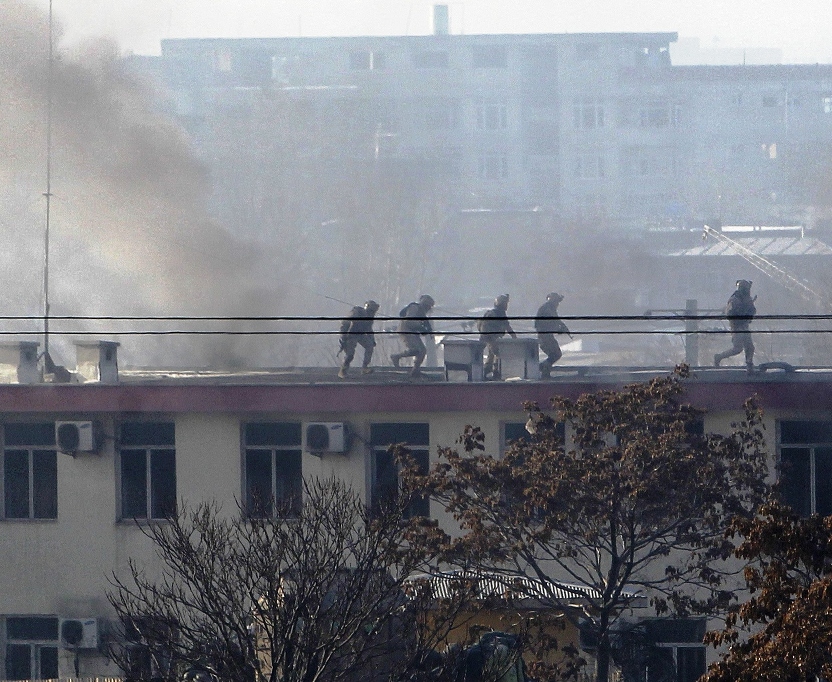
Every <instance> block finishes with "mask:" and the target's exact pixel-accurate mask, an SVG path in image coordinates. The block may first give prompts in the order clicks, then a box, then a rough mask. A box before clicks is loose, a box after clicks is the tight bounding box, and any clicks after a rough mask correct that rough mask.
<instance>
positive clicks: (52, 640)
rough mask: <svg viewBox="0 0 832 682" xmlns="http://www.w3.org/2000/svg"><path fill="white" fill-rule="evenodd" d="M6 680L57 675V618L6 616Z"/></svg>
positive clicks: (55, 676)
mask: <svg viewBox="0 0 832 682" xmlns="http://www.w3.org/2000/svg"><path fill="white" fill-rule="evenodd" d="M5 673H6V675H5V676H6V679H7V680H49V679H57V677H58V619H57V618H53V617H47V616H9V617H8V618H6V671H5Z"/></svg>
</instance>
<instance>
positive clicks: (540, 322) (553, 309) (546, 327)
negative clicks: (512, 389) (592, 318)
mask: <svg viewBox="0 0 832 682" xmlns="http://www.w3.org/2000/svg"><path fill="white" fill-rule="evenodd" d="M562 300H563V296H561V295H560V294H558V293H555V292H552V293H551V294H549V295H548V296H546V303H544V304H543V305H542V306H540V308H538V309H537V316H536V317H535V318H534V328H535V329H536V330H537V342H538V344H539V345H540V350H542V351H543V352H544V353H545V354H546V359H545V360H544V361H543V362H541V363H540V376H542V377H544V378H548V377H550V376H552V365H554V364H555V363H556V362H557V361H558V360H560V359H561V356H563V351H561V349H560V344H558V340H557V339H556V338H555V334H569V328H568V327H567V326H566V324H565V323H564V321H563V320H561V319H560V317H559V316H558V304H559V303H560V302H561V301H562ZM569 338H572V335H571V334H570V335H569Z"/></svg>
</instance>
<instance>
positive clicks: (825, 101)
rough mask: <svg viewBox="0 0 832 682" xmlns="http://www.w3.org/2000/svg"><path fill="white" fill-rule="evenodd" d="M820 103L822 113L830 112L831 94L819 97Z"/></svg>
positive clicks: (831, 108)
mask: <svg viewBox="0 0 832 682" xmlns="http://www.w3.org/2000/svg"><path fill="white" fill-rule="evenodd" d="M820 103H821V107H822V108H823V113H824V114H832V96H828V95H827V96H826V97H821V99H820Z"/></svg>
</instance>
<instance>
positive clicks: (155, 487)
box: [117, 419, 178, 523]
mask: <svg viewBox="0 0 832 682" xmlns="http://www.w3.org/2000/svg"><path fill="white" fill-rule="evenodd" d="M131 429H152V430H157V429H158V431H159V433H157V434H154V436H153V437H152V439H157V440H158V441H160V442H151V440H152V439H151V440H148V441H147V442H144V443H142V442H140V440H141V439H134V438H132V437H130V438H128V440H130V441H133V440H135V441H136V442H125V437H126V433H127V432H128V431H129V430H131ZM167 430H171V432H172V433H171V436H172V437H171V438H168V437H167V435H166V434H165V433H164V432H165V431H167ZM168 440H169V441H170V442H164V441H168ZM117 451H118V468H117V472H118V519H119V520H120V521H140V522H150V523H153V522H159V521H165V520H166V519H167V518H168V517H169V516H170V515H172V514H176V513H177V509H178V499H177V491H178V481H177V475H176V468H177V465H176V422H175V421H174V420H164V419H158V420H151V419H146V420H144V419H143V420H138V419H137V420H125V421H123V422H121V423H120V424H119V428H118V440H117ZM127 453H135V454H136V457H137V459H138V456H139V453H143V460H144V472H143V476H144V491H143V492H141V493H138V492H137V493H136V499H134V500H130V501H129V505H130V506H133V505H135V506H136V507H138V502H139V500H138V497H140V496H141V497H143V501H144V513H143V515H139V514H129V513H128V511H130V510H126V509H125V507H126V506H128V504H126V500H125V497H126V495H125V492H126V491H125V486H126V485H128V484H129V480H128V479H127V477H126V476H125V454H127ZM154 455H157V457H155V458H154ZM165 460H170V461H165ZM154 465H155V466H156V467H159V466H163V465H167V466H166V470H164V469H155V470H154ZM137 471H138V469H137ZM171 472H172V476H173V480H172V482H171V481H167V475H169V474H170V473H171ZM163 475H165V479H164V480H165V481H167V485H166V486H165V487H163V481H159V480H158V479H159V477H160V476H163ZM171 487H172V497H170V499H164V498H165V497H166V496H171V491H170V490H169V488H171ZM165 488H168V490H167V493H166V490H165ZM167 503H171V504H172V509H170V508H169V507H168V504H167ZM157 509H158V512H159V513H157Z"/></svg>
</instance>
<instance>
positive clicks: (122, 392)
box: [0, 366, 832, 415]
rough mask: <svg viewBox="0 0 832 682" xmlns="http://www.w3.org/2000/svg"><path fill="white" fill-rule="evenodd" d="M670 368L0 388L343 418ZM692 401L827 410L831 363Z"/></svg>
mask: <svg viewBox="0 0 832 682" xmlns="http://www.w3.org/2000/svg"><path fill="white" fill-rule="evenodd" d="M671 371H672V368H670V367H652V368H651V367H599V366H594V367H592V366H571V367H566V366H564V367H560V368H559V367H557V366H556V367H555V369H554V370H553V376H552V378H551V379H546V380H523V379H514V380H512V379H508V380H504V381H487V382H468V381H462V382H457V381H446V380H445V372H444V369H442V368H427V369H426V371H425V374H424V376H423V377H422V378H419V379H412V378H410V377H409V375H408V373H407V370H405V369H401V370H395V369H393V368H376V370H375V372H374V373H373V374H370V375H362V374H361V373H360V371H355V370H354V376H351V377H348V378H347V379H345V380H342V379H338V376H337V368H336V367H328V368H321V367H311V368H275V369H262V370H239V371H215V370H204V369H194V370H182V369H177V370H161V369H147V370H143V369H126V370H122V371H121V372H120V373H119V377H118V381H117V382H114V383H101V382H87V383H73V382H70V383H49V382H43V383H30V384H20V383H14V384H3V385H0V412H6V413H37V412H60V413H89V412H95V413H124V412H138V413H150V412H156V413H185V412H191V413H194V412H197V413H200V412H201V413H229V414H232V413H281V414H298V415H308V414H318V415H327V414H329V415H338V414H348V413H352V412H387V413H427V412H475V411H497V412H499V411H502V412H511V411H517V412H522V405H523V403H524V402H526V401H536V402H537V403H538V404H540V405H541V406H546V405H548V403H549V400H550V399H551V398H552V396H554V395H556V394H557V395H560V396H564V397H567V398H573V399H574V398H577V397H578V396H580V395H581V394H584V393H591V392H595V391H600V390H610V389H616V388H620V387H622V386H625V385H627V384H630V383H636V382H640V381H648V380H649V379H651V378H653V377H656V376H662V375H667V374H668V373H670V372H671ZM686 388H687V393H686V397H685V399H686V400H687V401H688V402H690V403H691V404H693V405H698V406H700V407H704V408H706V409H723V410H738V409H740V408H741V407H742V404H743V402H744V401H745V400H746V399H748V398H749V397H751V396H753V395H756V396H757V397H758V398H759V401H760V404H761V406H762V407H763V408H764V409H766V408H779V409H802V410H806V409H818V410H827V411H828V409H829V406H830V405H832V368H796V369H795V370H794V371H783V370H782V369H779V368H772V369H770V370H769V371H764V372H758V373H755V374H752V375H749V374H747V373H746V372H745V370H744V368H741V367H738V366H737V367H721V368H710V367H709V368H697V369H694V370H693V371H692V373H691V377H690V379H688V380H687V381H686Z"/></svg>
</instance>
